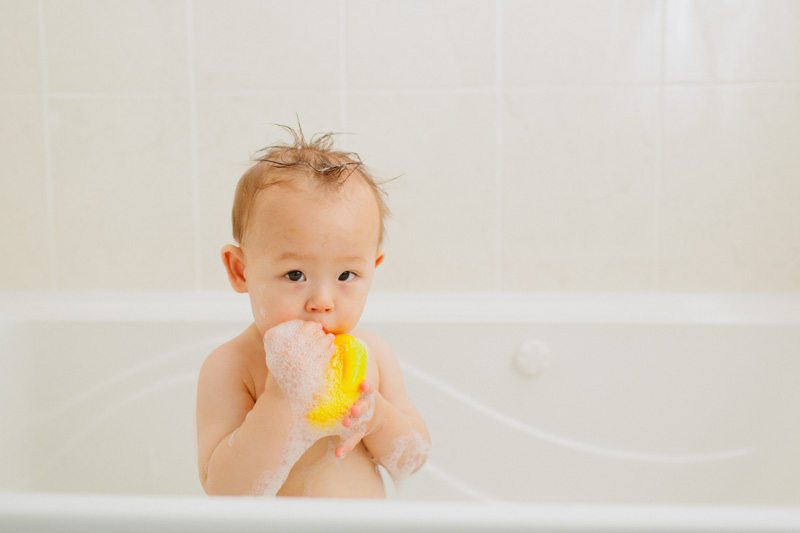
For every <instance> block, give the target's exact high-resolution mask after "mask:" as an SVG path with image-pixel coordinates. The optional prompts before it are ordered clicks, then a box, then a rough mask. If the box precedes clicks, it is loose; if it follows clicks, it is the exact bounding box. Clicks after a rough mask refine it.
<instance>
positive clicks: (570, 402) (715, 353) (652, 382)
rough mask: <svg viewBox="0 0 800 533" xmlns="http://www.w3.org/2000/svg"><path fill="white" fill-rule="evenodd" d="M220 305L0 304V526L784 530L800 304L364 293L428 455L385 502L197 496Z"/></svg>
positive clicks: (790, 487) (795, 503)
mask: <svg viewBox="0 0 800 533" xmlns="http://www.w3.org/2000/svg"><path fill="white" fill-rule="evenodd" d="M249 320H250V316H249V304H248V302H247V300H246V299H245V298H243V297H242V296H241V295H236V294H227V293H225V294H223V293H219V294H218V293H178V294H168V293H155V294H106V293H104V294H86V293H80V294H69V293H55V294H54V293H33V294H31V293H4V294H0V330H1V331H0V339H2V340H1V341H0V376H2V378H1V379H2V383H1V384H0V385H2V386H0V400H2V401H0V405H1V406H2V407H0V409H2V417H0V419H2V421H3V428H2V432H1V433H0V531H46V530H53V531H66V530H75V531H92V530H97V531H101V530H103V531H107V530H113V531H141V530H148V531H215V530H236V531H248V530H264V529H265V528H272V529H271V530H276V531H312V530H319V531H345V530H347V531H353V530H354V528H357V527H365V528H372V529H377V530H379V531H384V530H391V531H417V530H420V529H424V530H436V531H484V530H486V531H512V530H520V529H524V530H530V531H563V532H568V531H586V532H590V531H659V532H667V531H675V532H678V531H682V532H683V531H753V532H755V531H758V532H766V531H800V423H798V421H800V386H798V385H800V295H624V294H621V295H614V294H611V295H595V296H585V295H520V294H458V295H430V294H428V295H413V294H412V295H409V294H405V295H397V294H373V295H372V296H371V298H370V302H369V303H368V306H367V308H366V310H365V312H364V316H363V318H362V326H363V327H365V328H367V329H372V330H374V331H376V332H378V333H379V334H381V335H383V336H384V337H385V338H386V339H387V340H388V341H389V342H390V344H392V345H393V347H394V348H395V351H396V352H397V353H398V356H399V358H400V359H401V361H402V367H403V371H404V377H405V381H406V386H407V389H408V391H409V394H410V395H411V397H412V399H413V400H414V402H415V403H416V405H417V406H418V408H419V409H420V411H421V412H422V414H423V415H424V417H425V419H426V420H427V422H428V425H429V428H430V431H431V434H432V437H433V441H434V447H433V451H432V453H431V456H430V460H429V462H428V463H427V464H426V466H425V467H424V468H423V469H422V470H421V471H420V472H418V473H417V474H415V475H413V476H411V477H410V478H409V479H407V480H405V481H404V482H403V483H401V484H400V485H399V486H398V487H394V485H393V484H392V482H391V481H390V480H389V479H388V478H387V484H388V486H389V491H390V493H391V494H390V495H391V497H390V499H389V500H388V501H384V502H365V501H336V500H328V501H316V500H313V501H312V500H281V501H275V500H265V499H260V498H208V497H206V496H204V495H203V492H202V489H201V487H200V484H199V481H198V479H197V474H196V466H195V460H196V444H195V428H194V399H195V398H194V397H195V386H196V380H197V373H198V370H199V367H200V364H201V363H202V361H203V359H204V357H205V356H206V355H207V354H208V353H209V352H210V351H211V350H212V349H213V348H215V347H216V346H218V345H219V344H221V343H222V342H224V341H226V340H228V339H230V338H231V337H233V336H234V335H236V334H238V333H239V332H240V331H241V330H242V329H244V328H245V327H246V326H247V324H248V323H249Z"/></svg>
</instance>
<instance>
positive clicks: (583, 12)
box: [503, 0, 660, 87]
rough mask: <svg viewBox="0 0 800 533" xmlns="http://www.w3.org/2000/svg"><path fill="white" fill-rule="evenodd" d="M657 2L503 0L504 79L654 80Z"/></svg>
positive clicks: (524, 82)
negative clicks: (504, 0)
mask: <svg viewBox="0 0 800 533" xmlns="http://www.w3.org/2000/svg"><path fill="white" fill-rule="evenodd" d="M659 47H660V19H659V9H658V1H657V0H647V1H644V0H563V1H557V2H556V1H552V0H544V1H531V0H509V1H506V2H504V3H503V81H504V83H505V85H506V86H507V87H516V86H522V87H525V86H532V85H537V84H542V83H546V84H547V83H573V82H654V81H658V79H659V73H660V68H659V60H660V53H659Z"/></svg>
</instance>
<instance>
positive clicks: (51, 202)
mask: <svg viewBox="0 0 800 533" xmlns="http://www.w3.org/2000/svg"><path fill="white" fill-rule="evenodd" d="M39 48H40V50H39V54H40V59H41V62H42V65H41V68H42V137H43V138H42V141H43V144H44V188H45V210H46V214H45V220H46V225H47V248H48V252H49V254H48V255H49V260H50V289H51V290H56V289H57V288H58V286H57V280H58V275H57V267H58V261H57V258H56V249H57V247H56V222H55V193H54V190H53V189H54V184H53V151H52V142H51V135H50V97H49V90H50V87H49V85H50V80H49V78H48V76H47V38H46V35H45V18H44V0H39Z"/></svg>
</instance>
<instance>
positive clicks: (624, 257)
mask: <svg viewBox="0 0 800 533" xmlns="http://www.w3.org/2000/svg"><path fill="white" fill-rule="evenodd" d="M505 103H506V109H505V117H504V121H505V129H504V133H503V138H504V143H505V149H504V155H503V182H502V187H503V191H502V196H503V218H502V235H503V272H502V276H501V278H502V281H503V289H506V290H545V291H551V290H567V291H572V290H603V291H605V290H647V289H649V288H651V286H652V275H653V265H654V263H653V261H654V254H653V247H652V242H653V223H654V222H653V221H654V219H653V207H654V200H653V199H654V185H655V162H654V157H655V153H654V150H655V146H656V142H655V139H656V134H657V128H656V123H655V118H656V116H657V113H656V111H657V103H658V100H657V92H656V90H651V89H630V90H575V91H544V90H543V91H532V92H529V93H518V94H510V95H506V99H505Z"/></svg>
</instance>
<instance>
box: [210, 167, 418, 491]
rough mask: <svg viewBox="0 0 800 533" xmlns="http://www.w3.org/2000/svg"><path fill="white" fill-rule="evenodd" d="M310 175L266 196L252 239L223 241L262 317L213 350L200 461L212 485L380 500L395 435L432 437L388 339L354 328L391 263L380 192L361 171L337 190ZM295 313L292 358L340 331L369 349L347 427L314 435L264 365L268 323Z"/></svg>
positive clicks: (412, 453)
mask: <svg viewBox="0 0 800 533" xmlns="http://www.w3.org/2000/svg"><path fill="white" fill-rule="evenodd" d="M304 180H305V178H304V177H303V176H298V177H297V178H296V180H292V182H293V183H292V184H291V185H281V186H279V187H273V188H271V189H269V191H268V193H266V194H262V195H261V197H260V198H259V199H258V201H257V202H256V212H255V213H254V215H253V218H252V229H250V230H248V231H249V233H248V238H247V244H246V245H243V246H242V247H241V248H240V247H235V246H233V245H228V246H226V247H225V248H223V260H224V262H225V265H226V268H227V270H228V275H229V279H230V281H231V284H232V286H233V288H234V289H235V290H237V291H239V292H248V293H249V294H250V300H251V305H252V307H253V316H254V319H255V322H254V323H253V324H252V325H251V326H250V327H248V328H247V329H246V330H245V331H244V332H243V333H242V334H240V335H239V336H237V337H236V338H234V339H232V340H231V341H229V342H227V343H226V344H224V345H223V346H220V347H219V348H217V349H216V350H215V351H214V352H212V353H211V354H210V355H209V356H208V358H207V359H206V361H205V363H204V364H203V368H202V370H201V374H200V379H199V382H198V401H197V427H198V452H199V453H198V467H199V473H200V480H201V482H202V484H203V487H204V489H205V490H206V492H207V493H209V494H270V493H271V492H270V491H271V490H272V489H273V488H274V489H275V490H276V493H277V495H280V496H307V495H311V496H331V497H359V498H381V497H384V496H385V492H384V488H383V483H382V480H381V477H380V474H379V473H378V471H377V468H376V465H375V462H378V463H382V461H383V460H384V459H389V458H391V459H389V467H390V468H391V467H392V466H393V465H394V462H395V461H394V459H395V458H396V456H397V454H398V450H397V443H398V442H403V440H402V439H403V438H404V437H407V436H409V435H414V436H418V437H419V439H420V440H421V441H422V442H423V444H426V443H429V442H430V436H429V434H428V431H427V428H426V426H425V423H424V421H423V419H422V417H421V416H420V414H419V412H418V411H417V410H416V408H415V407H414V405H413V403H412V402H411V400H410V399H409V397H408V395H407V393H406V391H405V386H404V384H403V379H402V374H401V371H400V366H399V364H398V362H397V359H396V357H395V355H394V352H393V351H392V349H391V347H390V346H389V345H388V344H387V343H386V342H385V341H383V339H381V338H380V337H379V336H377V335H375V334H373V333H370V332H368V331H365V330H360V329H356V328H355V325H356V323H357V322H358V319H359V317H360V315H361V312H362V310H363V306H364V303H365V301H366V297H367V293H368V291H369V286H370V284H371V281H372V275H373V274H374V270H375V268H376V267H377V266H378V265H379V264H380V263H381V261H382V260H383V252H382V251H381V250H380V249H379V248H378V246H377V244H378V240H379V239H378V219H377V207H376V205H375V203H374V202H375V200H374V198H372V197H370V196H369V194H370V193H369V192H368V191H367V190H366V187H365V186H364V185H363V184H362V183H360V182H359V181H358V180H355V179H352V180H348V182H346V183H345V185H344V186H343V187H342V188H341V189H340V190H338V191H321V190H319V189H315V188H314V187H312V186H309V185H308V184H307V183H306V182H305V181H304ZM297 320H300V321H303V322H302V327H301V328H300V329H299V331H298V333H297V339H296V340H297V342H296V343H295V344H293V345H291V346H289V347H288V348H287V350H288V352H287V354H286V356H285V357H287V358H289V359H287V361H288V362H290V363H291V362H292V361H291V358H292V357H296V358H298V359H300V358H302V357H305V356H307V355H309V354H314V355H315V357H316V356H318V357H316V358H314V359H313V360H314V361H316V360H319V361H323V362H324V361H326V358H327V360H329V359H330V354H332V349H333V348H332V338H333V334H336V333H351V334H353V335H355V336H356V337H359V338H360V339H362V340H363V341H364V342H365V343H366V345H367V346H368V350H369V360H368V364H367V372H366V377H365V381H364V383H363V384H362V385H361V391H362V395H361V398H360V399H359V400H358V401H357V402H356V403H355V404H354V405H353V406H352V408H351V410H350V412H349V413H347V414H346V415H345V416H344V417H343V418H342V420H341V422H340V423H339V424H337V425H336V426H335V427H334V428H331V429H330V430H326V431H327V434H321V435H320V434H313V438H312V437H310V435H312V433H309V432H308V431H306V430H305V429H302V428H303V426H302V422H303V416H304V415H303V414H302V413H298V412H297V409H296V406H297V398H294V397H293V396H292V394H291V393H289V394H287V393H286V391H287V390H289V389H287V387H286V383H279V382H278V379H277V378H276V376H275V375H274V373H273V372H270V370H269V368H268V366H267V362H266V353H267V352H266V350H265V342H266V343H268V344H267V346H268V347H270V346H272V345H271V344H269V343H270V342H273V340H272V339H273V336H274V335H270V334H268V332H276V331H281V328H283V327H285V326H282V325H285V324H287V323H288V322H290V321H297ZM298 346H302V350H303V351H302V352H297V351H296V350H299V349H301V348H298ZM293 350H294V351H293ZM298 428H300V429H298ZM298 436H299V437H298ZM298 447H299V448H300V450H299V452H298V451H297V449H298ZM423 448H424V446H423ZM401 451H402V452H403V453H404V454H405V452H404V451H403V450H401ZM292 453H295V455H297V457H298V458H297V459H296V460H294V456H293V455H292ZM426 455H427V452H426V451H423V452H420V451H419V450H418V449H415V450H412V449H409V450H408V454H407V457H406V455H404V456H403V457H404V460H405V463H406V464H407V465H410V466H412V467H413V468H411V470H414V469H416V468H419V466H421V465H422V464H423V463H424V460H425V457H426ZM287 457H288V458H291V459H292V464H290V465H288V467H287V470H288V473H287V474H285V476H284V475H281V474H279V472H280V470H281V467H282V465H283V464H284V463H285V462H286V459H287ZM373 460H374V461H375V462H374V461H373ZM265 487H267V488H266V489H265Z"/></svg>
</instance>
